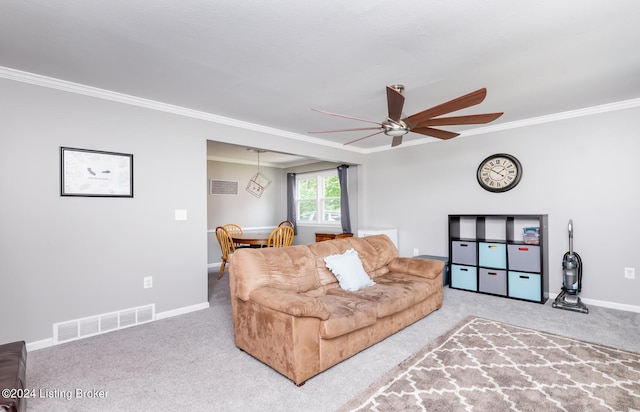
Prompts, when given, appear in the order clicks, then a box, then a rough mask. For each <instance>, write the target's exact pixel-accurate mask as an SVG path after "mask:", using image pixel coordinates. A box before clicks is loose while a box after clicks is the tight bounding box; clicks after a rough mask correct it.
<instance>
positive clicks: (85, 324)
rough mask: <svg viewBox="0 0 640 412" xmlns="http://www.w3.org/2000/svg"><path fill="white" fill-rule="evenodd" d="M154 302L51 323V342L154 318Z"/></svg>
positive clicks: (140, 322)
mask: <svg viewBox="0 0 640 412" xmlns="http://www.w3.org/2000/svg"><path fill="white" fill-rule="evenodd" d="M155 317H156V306H155V304H151V305H146V306H139V307H137V308H131V309H124V310H120V311H117V312H111V313H104V314H102V315H96V316H90V317H87V318H82V319H75V320H70V321H66V322H59V323H54V324H53V343H54V345H55V344H58V343H64V342H70V341H73V340H78V339H83V338H88V337H90V336H95V335H100V334H102V333H107V332H112V331H114V330H118V329H124V328H128V327H130V326H135V325H140V324H142V323H147V322H151V321H153V320H155Z"/></svg>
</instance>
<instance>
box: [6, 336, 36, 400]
mask: <svg viewBox="0 0 640 412" xmlns="http://www.w3.org/2000/svg"><path fill="white" fill-rule="evenodd" d="M26 374H27V347H26V344H25V342H24V341H18V342H11V343H5V344H3V345H0V390H2V394H0V410H2V411H9V412H24V411H26V410H27V399H26V398H27V397H28V395H29V394H30V393H31V392H28V393H25V390H27V389H28V388H26ZM31 390H33V389H31ZM31 396H33V395H31Z"/></svg>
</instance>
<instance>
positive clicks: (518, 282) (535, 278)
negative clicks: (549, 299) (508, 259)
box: [509, 271, 542, 302]
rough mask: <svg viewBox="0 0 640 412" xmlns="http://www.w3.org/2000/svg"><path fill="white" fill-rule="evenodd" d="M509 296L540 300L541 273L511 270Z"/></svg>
mask: <svg viewBox="0 0 640 412" xmlns="http://www.w3.org/2000/svg"><path fill="white" fill-rule="evenodd" d="M509 297H511V298H518V299H526V300H531V301H534V302H540V301H541V300H542V291H541V290H540V274H538V273H526V272H511V271H509Z"/></svg>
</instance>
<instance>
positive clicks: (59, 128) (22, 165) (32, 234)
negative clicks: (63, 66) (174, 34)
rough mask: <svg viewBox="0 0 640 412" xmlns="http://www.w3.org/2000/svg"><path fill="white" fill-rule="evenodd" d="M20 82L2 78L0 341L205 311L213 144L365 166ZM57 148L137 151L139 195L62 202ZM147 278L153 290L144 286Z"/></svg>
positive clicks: (185, 117)
mask: <svg viewBox="0 0 640 412" xmlns="http://www.w3.org/2000/svg"><path fill="white" fill-rule="evenodd" d="M25 77H26V80H25V82H20V81H14V80H7V79H0V113H2V121H0V196H1V198H0V199H1V201H2V209H1V211H0V228H1V229H0V292H1V293H2V299H0V325H2V327H1V328H0V343H4V342H8V341H13V340H18V339H24V340H26V341H27V342H30V343H34V342H35V343H38V345H46V341H50V340H51V338H52V336H53V324H54V323H57V322H64V321H68V320H72V319H78V318H82V317H87V316H94V315H98V314H102V313H107V312H112V311H117V310H121V309H126V308H131V307H137V306H142V305H147V304H151V303H155V305H156V312H157V313H160V314H162V315H164V316H171V315H173V314H177V313H182V312H186V311H189V310H194V308H199V307H202V306H203V305H205V306H206V305H208V293H207V263H208V262H207V254H208V251H207V227H208V223H207V158H206V157H207V150H206V141H207V139H210V140H219V141H223V142H227V143H238V142H239V143H240V144H245V145H247V146H251V147H260V146H262V145H264V144H265V142H267V143H268V146H269V147H270V148H272V149H273V150H276V151H282V152H289V153H293V154H300V155H305V156H313V157H315V158H320V159H333V160H337V161H339V162H355V163H359V162H360V161H361V160H362V158H363V155H362V154H358V153H354V152H349V151H345V150H341V149H338V148H331V147H326V146H319V145H315V144H313V143H312V142H311V141H292V140H291V139H288V138H285V137H281V136H276V135H275V134H274V132H273V131H272V130H270V129H268V128H261V127H253V128H246V127H245V128H238V127H234V126H232V125H224V124H220V123H215V122H211V121H208V119H207V118H206V116H202V114H200V113H192V112H189V111H188V110H181V111H180V113H181V115H177V114H171V112H172V110H173V109H172V108H170V107H164V106H163V105H155V104H154V105H152V106H153V107H157V108H158V109H159V110H152V109H147V108H144V107H141V106H145V104H146V102H144V101H143V102H140V101H138V100H136V99H129V98H126V97H125V98H122V96H111V95H109V94H108V93H104V92H100V93H99V95H100V96H105V97H106V98H107V99H115V100H116V101H113V100H107V99H102V98H96V97H90V96H91V95H92V94H93V93H94V92H93V91H92V90H86V91H85V90H83V89H82V88H77V90H80V91H81V93H85V92H86V93H88V94H89V95H84V94H77V93H70V92H67V91H64V90H67V89H69V90H71V89H73V90H76V88H75V86H73V87H69V86H68V85H66V84H63V83H62V84H58V83H56V82H55V81H49V80H47V81H46V82H44V83H45V84H47V85H49V84H51V88H50V87H43V86H37V85H34V84H30V83H29V82H30V81H31V80H32V79H31V78H30V77H29V76H25ZM34 81H35V83H38V84H40V83H39V82H40V79H39V78H36V79H35V80H34ZM58 88H59V89H58ZM120 100H123V101H125V102H126V103H119V102H117V101H120ZM129 103H130V104H129ZM60 146H69V147H77V148H85V149H96V150H105V151H113V152H122V153H131V154H133V155H134V195H135V197H134V198H132V199H104V198H73V197H61V196H60V192H59V187H60V181H59V179H60V162H59V156H60V154H59V148H60ZM177 209H181V210H187V213H188V219H187V220H186V221H176V220H175V219H174V216H175V210H177ZM145 276H153V288H151V289H143V287H142V286H143V278H144V277H145ZM42 342H45V343H42Z"/></svg>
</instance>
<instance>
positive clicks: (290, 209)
mask: <svg viewBox="0 0 640 412" xmlns="http://www.w3.org/2000/svg"><path fill="white" fill-rule="evenodd" d="M287 220H288V221H289V222H291V223H293V234H294V235H297V234H298V223H297V222H296V174H295V173H287Z"/></svg>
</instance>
